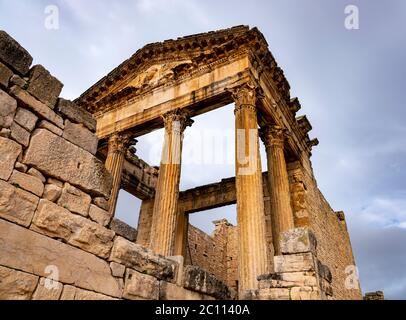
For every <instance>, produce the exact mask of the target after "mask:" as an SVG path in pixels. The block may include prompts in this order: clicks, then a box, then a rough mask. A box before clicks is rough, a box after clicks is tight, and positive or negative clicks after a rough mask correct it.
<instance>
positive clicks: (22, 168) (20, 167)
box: [15, 161, 28, 173]
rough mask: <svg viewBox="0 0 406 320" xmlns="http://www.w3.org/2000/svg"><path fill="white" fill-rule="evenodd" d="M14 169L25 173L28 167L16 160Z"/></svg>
mask: <svg viewBox="0 0 406 320" xmlns="http://www.w3.org/2000/svg"><path fill="white" fill-rule="evenodd" d="M15 169H16V170H18V171H20V172H22V173H26V172H27V170H28V167H27V166H26V165H25V164H23V163H21V162H18V161H17V162H16V164H15Z"/></svg>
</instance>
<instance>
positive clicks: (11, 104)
mask: <svg viewBox="0 0 406 320" xmlns="http://www.w3.org/2000/svg"><path fill="white" fill-rule="evenodd" d="M16 109H17V101H16V100H15V99H13V98H12V97H10V96H9V95H8V94H7V93H5V92H4V91H3V90H1V89H0V127H3V128H10V126H11V124H12V123H13V119H14V115H15V112H16Z"/></svg>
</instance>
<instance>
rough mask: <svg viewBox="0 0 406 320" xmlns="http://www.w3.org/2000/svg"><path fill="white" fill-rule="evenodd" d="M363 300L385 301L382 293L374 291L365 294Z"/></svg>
mask: <svg viewBox="0 0 406 320" xmlns="http://www.w3.org/2000/svg"><path fill="white" fill-rule="evenodd" d="M364 300H385V296H384V294H383V291H374V292H367V293H365V296H364Z"/></svg>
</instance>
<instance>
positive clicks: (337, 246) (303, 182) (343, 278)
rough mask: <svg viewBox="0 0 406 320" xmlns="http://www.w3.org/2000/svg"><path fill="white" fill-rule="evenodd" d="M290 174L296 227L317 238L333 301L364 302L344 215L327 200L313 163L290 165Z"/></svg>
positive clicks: (318, 254) (319, 254)
mask: <svg viewBox="0 0 406 320" xmlns="http://www.w3.org/2000/svg"><path fill="white" fill-rule="evenodd" d="M288 170H289V178H290V187H291V194H292V207H293V209H294V215H295V226H296V227H308V228H309V229H310V230H311V231H312V232H313V233H314V235H315V236H316V238H317V243H318V245H317V257H318V258H319V259H320V260H321V261H323V263H324V264H325V265H326V266H328V267H329V269H330V270H331V273H332V284H331V286H332V290H333V298H334V299H362V293H361V290H360V287H359V281H358V280H357V275H356V274H355V273H354V271H355V266H356V263H355V259H354V256H353V253H352V246H351V241H350V237H349V233H348V230H347V225H346V222H345V216H344V213H343V212H335V211H334V210H333V209H332V208H331V206H330V205H329V203H328V202H327V200H326V199H325V198H324V196H323V194H322V193H321V191H320V190H319V189H318V187H317V182H316V180H315V178H314V176H313V171H312V167H311V164H310V162H304V164H302V165H300V164H299V163H297V162H294V163H290V164H289V166H288ZM351 279H352V280H356V281H355V282H352V280H351Z"/></svg>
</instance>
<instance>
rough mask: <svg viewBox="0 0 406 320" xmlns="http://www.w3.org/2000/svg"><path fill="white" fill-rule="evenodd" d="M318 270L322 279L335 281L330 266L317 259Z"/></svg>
mask: <svg viewBox="0 0 406 320" xmlns="http://www.w3.org/2000/svg"><path fill="white" fill-rule="evenodd" d="M317 271H318V273H319V276H320V277H321V278H322V279H324V280H326V281H328V282H330V283H331V282H332V281H333V275H332V274H331V271H330V268H329V267H328V266H326V265H324V264H322V263H321V262H320V260H317Z"/></svg>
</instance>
